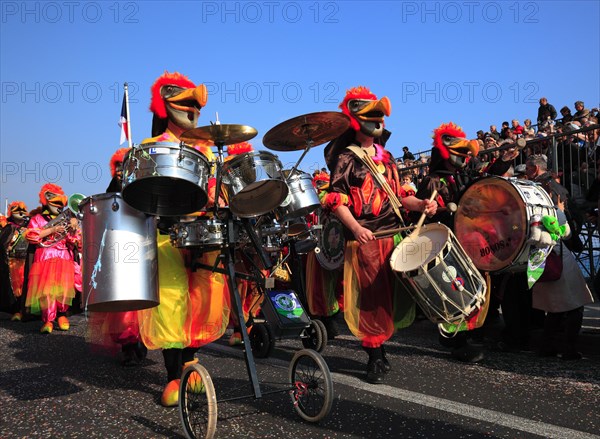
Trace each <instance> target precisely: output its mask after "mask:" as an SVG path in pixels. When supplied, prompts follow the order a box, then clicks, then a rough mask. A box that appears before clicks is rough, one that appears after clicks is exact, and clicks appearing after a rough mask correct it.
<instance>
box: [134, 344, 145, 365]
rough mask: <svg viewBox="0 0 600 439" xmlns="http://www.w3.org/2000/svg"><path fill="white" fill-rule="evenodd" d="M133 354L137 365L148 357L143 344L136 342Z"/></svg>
mask: <svg viewBox="0 0 600 439" xmlns="http://www.w3.org/2000/svg"><path fill="white" fill-rule="evenodd" d="M134 352H135V356H136V358H137V361H138V363H141V362H142V361H144V360H145V359H146V356H147V355H148V348H147V347H146V346H145V345H144V343H142V342H141V341H138V342H137V343H136V345H135V347H134Z"/></svg>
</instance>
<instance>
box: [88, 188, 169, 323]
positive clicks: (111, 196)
mask: <svg viewBox="0 0 600 439" xmlns="http://www.w3.org/2000/svg"><path fill="white" fill-rule="evenodd" d="M79 211H80V213H81V214H82V216H83V219H82V234H83V257H82V260H83V261H82V262H83V300H84V303H83V304H84V308H85V309H87V310H89V311H101V312H106V311H135V310H139V309H145V308H152V307H154V306H156V305H158V303H159V297H158V267H157V245H156V220H155V218H154V217H151V216H148V215H146V214H144V213H142V212H140V211H138V210H135V209H134V208H132V207H131V206H129V204H127V203H125V202H124V201H123V199H122V197H121V194H120V193H105V194H98V195H92V196H90V197H87V198H85V199H84V200H83V201H82V202H81V203H80V204H79Z"/></svg>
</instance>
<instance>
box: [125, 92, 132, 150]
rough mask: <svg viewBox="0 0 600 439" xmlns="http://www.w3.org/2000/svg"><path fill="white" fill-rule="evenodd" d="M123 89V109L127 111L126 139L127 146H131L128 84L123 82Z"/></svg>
mask: <svg viewBox="0 0 600 439" xmlns="http://www.w3.org/2000/svg"><path fill="white" fill-rule="evenodd" d="M123 89H124V90H125V111H126V113H127V141H128V143H129V147H130V148H131V147H133V142H132V141H131V116H130V115H129V86H128V85H127V83H124V84H123Z"/></svg>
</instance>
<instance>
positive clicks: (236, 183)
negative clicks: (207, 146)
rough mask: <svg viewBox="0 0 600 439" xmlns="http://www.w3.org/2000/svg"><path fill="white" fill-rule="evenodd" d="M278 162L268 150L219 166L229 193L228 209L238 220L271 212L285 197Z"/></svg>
mask: <svg viewBox="0 0 600 439" xmlns="http://www.w3.org/2000/svg"><path fill="white" fill-rule="evenodd" d="M281 168H282V165H281V162H280V161H279V159H277V156H276V155H274V154H271V153H270V152H267V151H259V152H248V153H245V154H240V155H237V156H235V157H233V158H232V159H231V160H229V161H227V162H225V163H224V164H223V167H222V171H223V174H222V180H223V184H224V185H225V186H226V187H227V190H228V193H229V209H230V210H231V212H233V213H234V214H236V215H237V216H239V217H241V218H252V217H256V216H259V215H264V214H265V213H267V212H271V211H272V210H274V209H275V208H277V206H279V205H280V204H281V203H282V202H283V200H285V197H287V195H288V186H287V184H286V183H285V181H284V180H283V178H282V175H281Z"/></svg>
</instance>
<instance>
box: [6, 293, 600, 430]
mask: <svg viewBox="0 0 600 439" xmlns="http://www.w3.org/2000/svg"><path fill="white" fill-rule="evenodd" d="M86 326H87V325H86V320H85V317H84V315H82V314H79V315H75V316H72V318H71V329H70V330H69V331H68V332H61V331H58V330H55V331H54V332H53V333H52V334H50V335H41V334H39V332H38V331H39V327H40V322H39V321H32V322H26V323H14V322H10V321H9V316H8V315H7V314H1V313H0V438H2V439H8V438H181V437H184V432H183V428H182V425H181V421H180V418H179V411H178V409H166V408H163V407H162V406H160V404H159V398H160V394H161V391H162V389H163V386H164V384H165V372H164V369H163V364H162V355H161V353H160V352H159V351H151V352H149V354H148V357H147V358H146V360H145V361H144V362H143V364H142V365H141V366H140V367H134V368H124V367H122V366H120V364H119V363H118V361H117V360H116V359H115V358H112V357H106V356H98V355H95V354H92V353H91V351H90V348H89V346H88V344H87V343H86V340H85V330H86ZM341 332H342V335H341V336H340V337H338V338H336V339H335V340H333V341H330V342H329V344H328V346H327V347H326V349H325V350H324V351H323V357H324V358H325V360H326V362H327V364H328V366H329V368H330V370H331V374H332V378H333V382H334V403H333V408H332V410H331V412H330V413H329V415H328V416H327V417H326V418H325V419H324V420H323V421H321V422H320V423H317V424H310V423H307V422H306V421H303V420H302V419H301V418H300V417H299V416H298V415H297V414H296V412H295V410H294V408H293V406H292V403H291V400H290V397H289V395H288V394H287V393H286V392H285V388H286V384H285V383H286V382H287V371H288V366H289V363H290V360H291V358H292V356H293V355H294V353H295V352H297V351H298V350H300V349H302V343H301V341H300V340H298V339H287V340H278V341H277V346H276V349H275V351H274V353H273V355H271V356H270V357H269V358H266V359H260V360H257V369H258V373H259V378H260V382H261V390H263V391H269V390H279V389H282V390H281V392H278V393H274V394H269V395H264V396H263V397H262V398H260V399H258V400H256V399H254V398H253V397H252V396H251V395H252V392H251V389H250V386H249V380H248V374H247V371H246V367H245V363H244V359H243V353H242V350H241V348H240V347H234V348H231V347H229V346H228V345H227V342H226V341H227V337H224V338H223V339H222V340H219V341H218V342H216V343H213V344H211V345H209V346H207V347H205V348H203V349H202V350H201V351H200V352H199V354H198V357H199V359H200V362H201V364H203V365H204V366H205V367H206V368H207V370H208V371H209V373H210V374H211V377H212V379H213V381H214V383H215V388H216V393H217V400H218V399H219V398H221V399H224V398H225V397H229V396H231V395H235V396H244V395H246V396H248V397H247V398H244V399H240V400H237V401H231V402H226V403H221V404H218V410H219V419H218V424H217V437H219V438H444V439H445V438H483V437H485V438H539V437H544V438H561V439H563V438H569V439H571V438H600V436H598V434H600V307H599V306H598V305H597V304H596V305H593V306H591V307H588V308H587V309H586V319H585V322H584V328H583V331H582V336H581V346H580V348H581V349H580V350H581V351H582V352H583V353H584V358H583V359H582V360H579V361H564V360H561V359H558V358H550V359H549V358H539V357H537V356H536V355H535V354H534V353H533V352H522V353H501V352H494V351H493V350H488V351H487V352H486V358H485V360H484V361H483V362H481V363H479V364H462V363H458V362H456V361H453V360H452V359H451V358H450V357H449V355H448V353H447V351H446V350H445V349H444V348H442V347H441V346H440V345H439V344H438V341H437V333H436V329H435V327H434V326H433V325H432V324H431V323H429V322H427V321H418V322H416V323H415V324H414V325H413V326H411V327H410V328H408V329H406V330H403V331H401V332H399V333H398V334H397V335H395V336H394V337H393V338H392V340H391V341H390V343H389V344H388V345H387V346H388V347H387V353H388V357H389V358H390V360H391V363H392V367H393V370H392V371H391V372H390V373H389V374H388V375H387V376H386V381H385V383H384V384H381V385H370V384H368V383H366V382H365V381H364V368H365V364H366V359H367V356H366V354H365V353H364V352H363V351H362V350H361V349H359V347H358V343H357V342H356V340H355V339H354V338H353V337H352V336H351V335H350V333H349V332H348V331H347V329H346V328H345V327H342V331H341ZM532 337H533V340H534V341H535V340H536V338H539V330H534V331H533V332H532Z"/></svg>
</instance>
